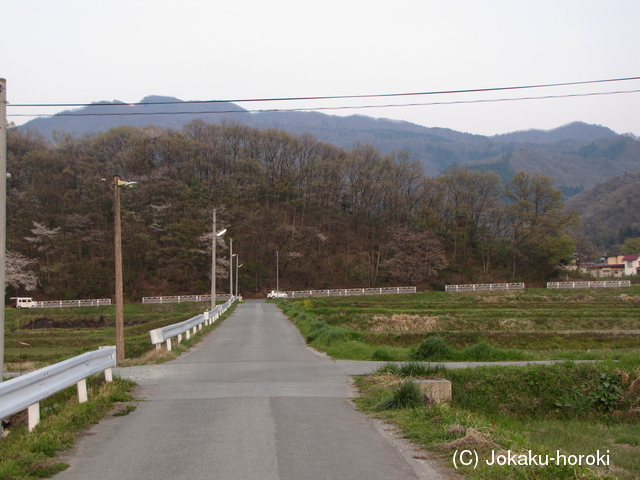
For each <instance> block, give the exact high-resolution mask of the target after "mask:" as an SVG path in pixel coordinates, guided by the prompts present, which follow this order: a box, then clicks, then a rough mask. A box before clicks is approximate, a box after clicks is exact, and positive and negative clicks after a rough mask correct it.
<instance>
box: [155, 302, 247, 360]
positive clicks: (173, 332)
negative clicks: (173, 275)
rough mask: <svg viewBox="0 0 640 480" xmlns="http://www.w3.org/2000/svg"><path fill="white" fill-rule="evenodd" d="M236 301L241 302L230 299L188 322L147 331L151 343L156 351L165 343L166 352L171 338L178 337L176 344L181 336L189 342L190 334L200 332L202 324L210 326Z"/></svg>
mask: <svg viewBox="0 0 640 480" xmlns="http://www.w3.org/2000/svg"><path fill="white" fill-rule="evenodd" d="M203 297H204V295H203ZM236 300H238V301H239V300H242V297H231V298H230V299H229V300H227V301H226V302H225V303H223V304H222V305H216V307H215V308H214V309H213V310H210V311H208V312H204V313H203V314H201V315H196V316H195V317H192V318H190V319H189V320H185V321H184V322H180V323H174V324H172V325H168V326H166V327H162V328H156V329H155V330H151V331H149V336H150V337H151V343H152V344H153V345H155V346H156V350H160V349H161V348H162V344H163V343H166V345H167V350H168V351H170V350H171V339H172V338H174V337H178V343H180V342H182V335H183V334H184V335H185V337H186V339H187V340H189V339H190V338H191V334H192V333H193V334H195V333H196V331H198V330H201V329H202V325H203V324H205V325H211V324H212V323H214V322H215V321H216V320H217V319H218V318H220V316H221V315H222V314H223V313H224V312H226V311H227V310H228V309H229V307H231V305H233V303H234V302H235V301H236ZM149 303H151V302H149Z"/></svg>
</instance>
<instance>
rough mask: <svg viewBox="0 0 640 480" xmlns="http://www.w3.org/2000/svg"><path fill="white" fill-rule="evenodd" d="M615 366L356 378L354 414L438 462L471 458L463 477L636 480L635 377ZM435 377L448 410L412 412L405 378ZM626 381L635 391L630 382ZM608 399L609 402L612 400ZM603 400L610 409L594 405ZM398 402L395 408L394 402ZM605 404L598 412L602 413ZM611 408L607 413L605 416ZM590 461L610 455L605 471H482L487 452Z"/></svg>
mask: <svg viewBox="0 0 640 480" xmlns="http://www.w3.org/2000/svg"><path fill="white" fill-rule="evenodd" d="M637 367H638V365H636V366H635V368H629V369H628V370H625V369H620V368H619V365H616V364H581V365H576V364H570V363H566V364H558V365H553V366H537V365H536V366H527V367H517V368H516V367H483V368H480V369H460V370H446V369H443V368H442V367H440V368H437V369H434V368H433V367H425V370H424V371H422V372H421V371H420V369H419V368H407V369H405V370H403V368H402V367H401V366H398V365H393V364H390V365H385V366H384V367H383V368H381V369H380V370H379V371H378V372H376V373H375V374H373V375H370V376H365V377H358V378H357V379H356V384H357V386H358V387H359V388H360V391H361V392H362V396H361V397H359V398H357V399H356V403H357V404H358V406H359V407H360V408H361V409H363V410H365V411H367V412H370V413H372V414H374V415H376V416H379V417H381V418H387V419H390V420H392V421H394V422H395V423H397V424H398V425H399V426H400V427H401V428H402V430H403V431H404V433H405V435H406V436H407V437H408V438H409V439H411V440H413V441H417V442H420V443H422V444H424V445H426V446H427V447H428V448H429V449H430V450H432V451H434V452H436V453H437V454H438V455H442V456H444V458H445V459H446V461H447V462H448V463H449V465H451V467H452V468H453V465H454V454H455V453H456V452H461V451H462V450H475V451H477V452H478V453H479V456H480V458H481V459H482V461H481V462H480V463H479V467H478V469H472V468H461V469H459V473H463V475H464V478H471V479H496V480H497V479H528V480H538V479H558V478H584V479H591V478H610V479H613V478H615V479H620V480H631V479H635V478H639V476H640V430H639V429H638V428H637V424H638V421H639V420H640V414H639V413H638V410H637V407H638V405H639V404H640V388H639V387H638V383H640V380H639V379H640V375H639V373H638V370H637ZM408 376H411V377H413V378H421V377H422V378H424V377H433V376H437V377H443V378H446V379H448V380H450V381H451V382H452V386H453V389H452V390H453V392H452V393H453V399H452V401H451V402H450V403H448V404H433V405H425V404H424V403H422V404H416V401H415V399H414V400H408V399H409V398H412V395H411V394H410V393H409V392H410V388H409V387H408V386H407V384H408V383H410V382H409V381H408V380H407V377H408ZM634 382H635V383H634ZM612 395H613V396H612ZM605 398H608V399H609V400H611V399H612V398H613V399H614V400H613V401H612V402H605V403H603V399H605ZM403 402H404V403H403ZM605 405H607V407H606V408H605ZM609 407H610V408H609ZM506 450H511V451H512V452H516V453H521V452H528V451H529V450H531V451H532V452H534V453H535V454H546V453H550V454H552V455H555V452H556V451H557V450H560V451H561V452H562V453H563V454H565V455H590V454H595V453H596V451H598V450H599V451H600V452H601V453H604V452H605V451H607V450H609V457H610V461H611V466H610V467H608V468H601V469H595V468H591V469H590V468H587V467H581V468H576V469H575V472H574V467H567V466H561V465H560V466H558V465H549V466H545V467H537V468H536V467H535V466H533V467H531V466H502V467H501V466H496V465H493V466H489V465H487V464H486V463H485V462H484V460H489V459H490V457H491V452H495V453H499V452H504V451H506Z"/></svg>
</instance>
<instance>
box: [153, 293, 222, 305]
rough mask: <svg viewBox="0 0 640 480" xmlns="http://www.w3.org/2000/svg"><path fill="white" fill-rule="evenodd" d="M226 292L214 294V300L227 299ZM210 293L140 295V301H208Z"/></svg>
mask: <svg viewBox="0 0 640 480" xmlns="http://www.w3.org/2000/svg"><path fill="white" fill-rule="evenodd" d="M230 297H231V295H229V294H228V293H218V294H216V300H229V298H230ZM209 301H211V295H168V296H165V297H142V303H182V302H209Z"/></svg>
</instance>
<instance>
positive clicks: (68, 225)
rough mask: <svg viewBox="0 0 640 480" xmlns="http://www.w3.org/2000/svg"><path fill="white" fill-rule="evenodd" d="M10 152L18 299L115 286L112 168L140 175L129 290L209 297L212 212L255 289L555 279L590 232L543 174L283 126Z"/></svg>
mask: <svg viewBox="0 0 640 480" xmlns="http://www.w3.org/2000/svg"><path fill="white" fill-rule="evenodd" d="M7 153H8V159H7V169H8V172H9V173H10V178H8V180H7V182H8V189H7V190H8V193H7V249H8V252H9V253H8V284H9V289H8V293H9V294H10V295H16V294H24V293H26V292H29V291H30V292H35V295H36V296H41V297H43V298H55V299H64V298H94V297H96V298H97V297H108V296H110V295H111V292H112V291H113V283H114V280H113V261H114V260H113V257H114V247H113V222H114V214H113V202H114V195H113V191H112V188H111V187H112V178H113V175H119V176H120V177H121V178H123V179H126V180H128V181H136V182H138V184H139V188H137V189H136V190H131V191H126V192H122V195H121V203H122V207H121V211H122V239H123V240H122V241H123V255H124V274H125V279H124V280H125V296H126V297H127V298H129V299H131V300H134V299H139V298H140V297H142V296H148V295H160V294H165V295H166V294H178V293H194V294H196V293H206V292H208V288H209V282H210V271H211V267H210V262H211V241H212V233H211V229H212V225H211V218H212V211H213V209H216V210H217V217H218V226H220V228H222V227H227V229H228V232H227V234H226V235H225V236H224V237H220V238H218V240H217V241H218V242H219V244H218V247H217V252H218V255H219V257H220V258H219V260H218V261H219V267H218V269H217V271H218V272H219V274H220V277H221V278H220V279H218V281H217V285H218V286H219V287H220V288H221V289H223V290H222V291H224V285H225V283H224V278H225V277H226V276H227V275H228V271H227V270H228V262H229V259H228V250H225V248H226V245H227V244H228V242H229V238H233V245H234V248H233V251H234V253H237V254H238V259H239V262H240V263H241V264H242V267H241V268H240V269H239V285H240V290H241V292H244V293H245V295H252V294H261V293H264V292H265V291H266V290H268V289H273V288H275V286H276V268H277V269H278V271H279V284H280V287H281V289H322V288H340V287H345V288H347V287H361V286H362V287H364V286H367V287H371V286H386V285H399V284H411V285H417V286H418V287H421V288H425V287H429V286H431V287H434V286H438V285H439V284H442V283H464V282H469V281H473V282H486V281H499V280H507V279H536V280H543V279H545V278H547V277H549V276H551V275H553V274H554V271H555V269H556V267H557V265H558V264H560V263H562V262H566V261H569V260H570V259H571V255H572V254H573V253H574V252H575V249H576V246H575V245H576V243H577V240H578V234H577V232H578V218H577V216H576V215H572V214H568V213H565V212H564V209H563V204H562V201H561V193H560V191H559V190H557V189H556V188H554V186H553V182H552V180H551V179H550V178H548V177H546V176H544V175H531V174H527V173H524V172H519V173H516V174H515V175H514V176H513V178H512V179H511V180H509V181H508V182H506V183H503V182H502V181H501V179H500V177H498V175H497V174H495V173H491V172H486V171H471V170H467V169H464V168H460V167H452V168H450V169H449V170H447V171H446V172H445V173H444V174H442V175H440V176H439V177H436V178H432V177H428V176H426V175H425V174H424V172H423V169H422V167H421V164H420V163H419V162H417V161H411V160H410V159H409V158H408V157H407V155H406V154H405V153H403V152H398V153H397V154H394V155H383V154H381V153H380V152H379V151H378V150H376V149H375V148H373V147H372V146H370V145H367V144H363V145H357V146H354V148H352V149H351V150H345V149H341V148H338V147H336V146H334V145H332V144H328V143H323V142H320V141H318V140H316V139H315V138H314V137H312V136H311V135H308V134H303V135H292V134H289V133H286V132H284V131H280V130H276V129H266V130H256V129H253V128H250V127H247V126H243V125H240V124H235V123H223V124H220V125H214V124H208V123H204V122H202V121H199V120H196V121H193V122H191V123H189V124H188V125H186V126H185V127H183V128H182V129H180V130H164V129H159V128H156V127H146V128H134V127H119V128H115V129H111V130H109V131H107V132H104V133H97V134H93V135H85V136H82V137H73V136H71V135H67V134H64V133H57V134H56V135H55V139H54V142H48V141H46V140H45V139H44V138H43V137H42V136H41V135H39V134H38V133H37V132H34V131H28V132H26V133H25V132H21V131H20V130H18V129H17V128H10V129H9V131H8V139H7ZM276 252H278V256H277V257H276ZM225 257H226V258H225ZM276 261H277V262H278V264H277V265H276ZM32 294H33V293H32Z"/></svg>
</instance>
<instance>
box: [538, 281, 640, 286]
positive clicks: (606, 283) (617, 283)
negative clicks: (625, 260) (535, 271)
mask: <svg viewBox="0 0 640 480" xmlns="http://www.w3.org/2000/svg"><path fill="white" fill-rule="evenodd" d="M630 286H631V281H629V280H612V281H604V282H602V281H601V282H547V288H608V287H630Z"/></svg>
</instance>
